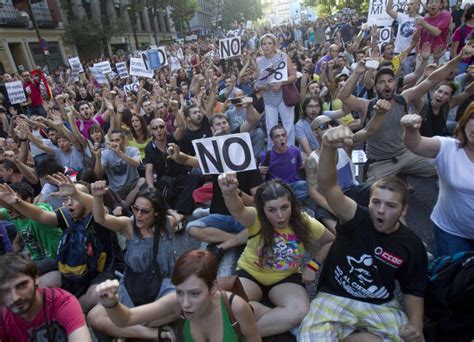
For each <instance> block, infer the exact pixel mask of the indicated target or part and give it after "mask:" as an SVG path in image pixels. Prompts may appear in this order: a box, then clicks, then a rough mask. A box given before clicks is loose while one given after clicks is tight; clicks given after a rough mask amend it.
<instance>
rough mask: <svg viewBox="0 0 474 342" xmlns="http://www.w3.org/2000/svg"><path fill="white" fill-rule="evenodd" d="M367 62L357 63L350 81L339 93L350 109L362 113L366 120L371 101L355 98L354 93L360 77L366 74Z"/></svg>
mask: <svg viewBox="0 0 474 342" xmlns="http://www.w3.org/2000/svg"><path fill="white" fill-rule="evenodd" d="M365 71H366V69H365V62H364V61H359V63H357V67H356V69H355V70H354V72H353V73H352V75H351V76H350V77H349V79H348V80H347V81H346V83H344V86H343V87H342V88H341V91H340V92H339V95H338V97H339V99H341V101H342V102H343V103H344V105H346V106H347V107H349V108H350V109H351V110H353V111H355V112H359V113H361V114H362V115H363V116H364V118H365V115H367V108H368V105H369V100H366V99H362V98H358V97H355V96H354V95H352V92H353V91H354V88H355V86H356V83H357V81H358V80H359V77H360V76H362V75H363V74H364V73H365Z"/></svg>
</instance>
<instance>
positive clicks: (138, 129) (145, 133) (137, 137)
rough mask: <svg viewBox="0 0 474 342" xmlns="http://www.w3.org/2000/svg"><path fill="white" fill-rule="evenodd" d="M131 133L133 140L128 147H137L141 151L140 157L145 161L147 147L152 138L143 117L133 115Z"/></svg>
mask: <svg viewBox="0 0 474 342" xmlns="http://www.w3.org/2000/svg"><path fill="white" fill-rule="evenodd" d="M130 132H131V133H132V136H133V139H130V140H129V142H128V145H130V146H134V147H137V148H138V149H139V150H140V157H141V158H142V160H144V159H145V147H146V145H148V143H149V142H150V141H151V139H152V136H151V134H150V131H149V130H148V126H147V124H146V121H145V119H144V118H143V116H141V115H137V114H132V116H131V117H130Z"/></svg>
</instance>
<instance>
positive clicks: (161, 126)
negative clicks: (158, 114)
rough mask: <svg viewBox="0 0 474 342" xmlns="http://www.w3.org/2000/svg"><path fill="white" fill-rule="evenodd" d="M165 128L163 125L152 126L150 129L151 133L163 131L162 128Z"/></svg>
mask: <svg viewBox="0 0 474 342" xmlns="http://www.w3.org/2000/svg"><path fill="white" fill-rule="evenodd" d="M165 127H166V126H165V125H158V126H153V127H151V129H152V130H153V131H156V130H157V129H163V128H165Z"/></svg>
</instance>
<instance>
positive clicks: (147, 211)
mask: <svg viewBox="0 0 474 342" xmlns="http://www.w3.org/2000/svg"><path fill="white" fill-rule="evenodd" d="M130 207H131V208H132V211H133V212H134V213H135V215H137V214H139V213H142V214H143V215H148V214H149V213H150V212H151V210H150V209H143V208H139V207H137V206H136V205H135V204H133V205H131V206H130Z"/></svg>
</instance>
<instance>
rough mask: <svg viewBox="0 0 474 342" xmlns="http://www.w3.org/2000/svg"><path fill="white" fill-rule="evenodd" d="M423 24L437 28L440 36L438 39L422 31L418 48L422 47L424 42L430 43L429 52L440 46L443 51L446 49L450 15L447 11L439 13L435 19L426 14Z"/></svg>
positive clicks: (426, 31)
mask: <svg viewBox="0 0 474 342" xmlns="http://www.w3.org/2000/svg"><path fill="white" fill-rule="evenodd" d="M424 20H425V22H427V23H428V24H430V25H432V26H434V27H437V28H439V29H440V30H441V34H440V35H439V36H438V37H435V36H433V35H432V34H431V33H429V32H428V30H425V29H422V30H421V35H420V43H419V46H420V47H422V46H423V44H424V43H425V42H429V43H431V52H433V51H434V49H435V48H436V47H437V46H441V47H442V48H443V49H446V48H447V46H448V44H447V38H448V33H449V27H450V26H451V21H452V17H451V13H449V12H447V11H441V12H440V13H439V14H438V15H437V16H436V17H434V18H432V17H430V16H429V15H428V14H427V15H426V16H425V18H424Z"/></svg>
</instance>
